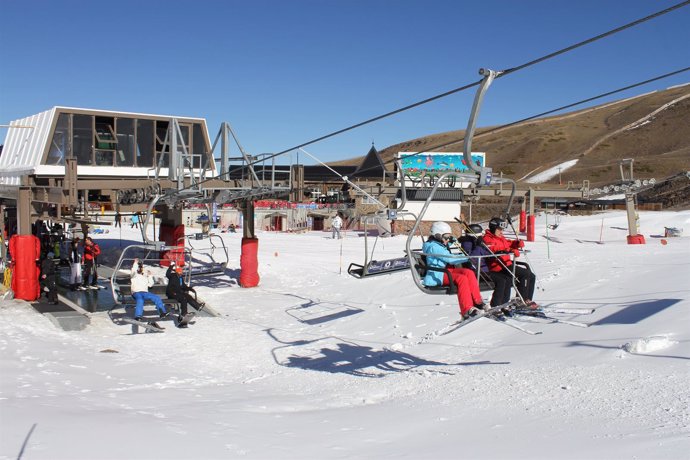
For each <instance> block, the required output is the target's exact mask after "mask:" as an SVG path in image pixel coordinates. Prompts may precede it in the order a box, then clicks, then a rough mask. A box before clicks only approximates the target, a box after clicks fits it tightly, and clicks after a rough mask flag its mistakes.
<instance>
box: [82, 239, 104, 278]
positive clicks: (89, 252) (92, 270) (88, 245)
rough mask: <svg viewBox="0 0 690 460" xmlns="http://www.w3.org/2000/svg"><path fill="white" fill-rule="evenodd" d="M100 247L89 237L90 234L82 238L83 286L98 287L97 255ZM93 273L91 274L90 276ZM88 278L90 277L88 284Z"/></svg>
mask: <svg viewBox="0 0 690 460" xmlns="http://www.w3.org/2000/svg"><path fill="white" fill-rule="evenodd" d="M100 253H101V248H100V247H99V246H98V245H97V244H96V243H95V242H94V241H93V240H92V239H91V237H90V236H87V237H86V238H84V287H85V288H91V289H98V271H97V268H96V267H97V264H98V256H99V255H100ZM92 274H93V276H92ZM89 278H92V281H91V283H90V284H89Z"/></svg>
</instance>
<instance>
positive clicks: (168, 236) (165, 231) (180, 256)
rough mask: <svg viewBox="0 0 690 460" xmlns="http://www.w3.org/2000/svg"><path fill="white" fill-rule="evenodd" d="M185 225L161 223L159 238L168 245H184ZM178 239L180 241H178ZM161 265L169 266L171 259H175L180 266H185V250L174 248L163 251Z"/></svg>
mask: <svg viewBox="0 0 690 460" xmlns="http://www.w3.org/2000/svg"><path fill="white" fill-rule="evenodd" d="M183 237H184V225H177V226H172V225H165V224H161V226H160V230H159V233H158V240H159V241H164V242H165V244H166V245H167V246H184V245H185V244H184V239H181V238H183ZM178 241H179V242H180V243H178ZM161 259H162V260H161V265H162V266H163V267H167V266H169V265H170V262H171V261H174V262H175V263H176V264H177V265H179V266H180V267H183V266H184V250H182V249H173V250H170V251H161Z"/></svg>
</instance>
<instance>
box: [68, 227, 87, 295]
mask: <svg viewBox="0 0 690 460" xmlns="http://www.w3.org/2000/svg"><path fill="white" fill-rule="evenodd" d="M67 260H68V262H69V267H70V275H69V285H70V288H71V289H72V290H73V291H76V290H77V289H79V290H84V289H85V288H84V287H82V286H81V283H82V276H81V275H82V262H83V256H82V250H81V248H80V245H79V238H78V237H77V238H74V240H72V242H71V243H70V245H69V249H68V251H67Z"/></svg>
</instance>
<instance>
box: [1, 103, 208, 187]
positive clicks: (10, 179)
mask: <svg viewBox="0 0 690 460" xmlns="http://www.w3.org/2000/svg"><path fill="white" fill-rule="evenodd" d="M60 113H76V114H83V115H96V116H98V115H101V116H114V117H116V116H122V117H131V118H146V119H172V118H177V119H178V120H179V121H186V122H198V123H201V124H202V126H203V127H204V129H206V131H207V132H206V133H205V134H206V136H207V137H208V130H207V128H206V120H205V119H204V118H196V117H181V116H176V115H156V114H147V113H136V112H116V111H111V110H98V109H85V108H76V107H63V106H55V107H53V108H51V109H49V110H46V111H45V112H41V113H37V114H35V115H31V116H29V117H26V118H21V119H19V120H14V121H12V122H10V127H9V128H8V130H7V135H6V137H5V142H4V146H3V149H2V151H1V153H0V186H11V187H14V186H19V185H20V182H21V177H22V176H26V175H30V174H44V175H64V174H65V167H64V166H55V165H43V164H42V163H41V161H42V159H43V157H44V154H45V153H46V151H47V150H48V149H49V147H50V146H49V142H50V141H51V140H50V135H51V132H52V130H53V128H54V126H55V124H56V120H57V117H58V115H59V114H60ZM148 169H149V168H131V167H124V166H121V167H104V166H99V167H95V166H79V172H80V174H82V173H86V174H88V173H96V172H97V173H98V174H99V175H124V176H127V175H130V176H131V175H136V176H140V175H143V176H144V177H146V176H147V174H148V173H147V171H148ZM134 170H136V171H134Z"/></svg>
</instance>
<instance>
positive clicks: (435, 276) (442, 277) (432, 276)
mask: <svg viewBox="0 0 690 460" xmlns="http://www.w3.org/2000/svg"><path fill="white" fill-rule="evenodd" d="M452 237H453V235H452V234H451V228H450V225H448V223H446V222H434V223H433V225H432V226H431V235H430V236H429V239H428V240H427V241H426V242H425V243H424V245H423V246H422V252H423V253H424V254H426V264H427V266H428V267H433V268H446V269H447V270H448V271H449V272H450V276H451V277H452V278H453V281H454V282H455V284H456V285H457V286H458V304H459V305H460V314H461V315H462V317H463V318H469V317H471V316H476V315H479V314H482V313H483V312H484V311H485V310H487V309H488V308H487V307H486V305H485V304H484V301H483V300H482V295H481V293H480V292H479V283H477V277H476V275H475V274H474V271H473V270H470V269H468V268H463V267H460V266H458V265H460V264H462V263H464V262H467V261H468V260H469V258H468V257H464V256H458V255H453V254H451V252H450V249H448V243H449V242H450V240H451V238H452ZM432 254H433V255H432ZM449 265H450V267H448V266H449ZM448 284H449V280H448V274H447V273H444V272H440V271H436V270H427V272H426V276H425V277H424V285H425V286H441V285H446V286H447V285H448Z"/></svg>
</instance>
